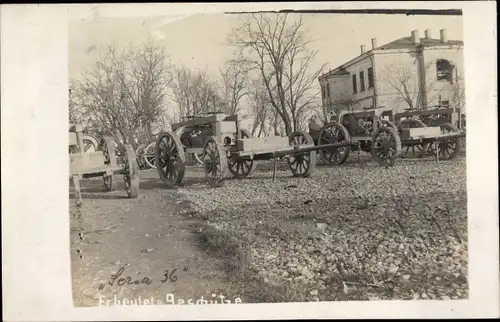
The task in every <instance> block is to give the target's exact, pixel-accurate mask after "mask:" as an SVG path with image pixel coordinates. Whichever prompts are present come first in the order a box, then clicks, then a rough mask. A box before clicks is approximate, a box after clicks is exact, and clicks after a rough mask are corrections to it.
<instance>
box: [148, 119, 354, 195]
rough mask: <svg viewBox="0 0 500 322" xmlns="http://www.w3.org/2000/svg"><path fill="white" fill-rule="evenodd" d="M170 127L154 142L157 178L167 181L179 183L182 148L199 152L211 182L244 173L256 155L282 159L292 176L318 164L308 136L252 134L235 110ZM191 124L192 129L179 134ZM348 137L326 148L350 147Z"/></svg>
mask: <svg viewBox="0 0 500 322" xmlns="http://www.w3.org/2000/svg"><path fill="white" fill-rule="evenodd" d="M172 129H174V131H167V132H162V133H160V134H159V135H158V138H157V144H156V168H157V169H158V173H159V176H160V178H161V179H162V180H163V181H164V182H165V183H167V184H169V185H179V184H181V182H182V180H183V178H184V174H185V162H186V159H185V155H186V153H193V154H197V155H198V156H199V157H200V159H202V161H203V167H204V170H205V178H206V181H207V182H208V184H209V185H211V186H218V185H220V184H222V183H223V181H224V179H225V177H226V176H227V175H228V173H231V174H232V175H233V177H236V178H241V177H248V176H249V175H250V174H251V173H252V172H253V171H254V170H255V168H256V162H257V161H259V160H274V161H275V166H274V175H273V178H275V176H276V168H277V160H279V159H281V158H286V159H287V161H288V166H289V168H290V170H291V172H292V174H293V176H295V177H309V176H311V174H312V173H313V171H314V169H315V167H316V151H317V150H319V149H321V148H324V146H315V144H314V141H313V139H312V138H311V136H310V135H309V134H308V133H307V132H304V131H296V132H293V133H291V134H290V136H289V137H282V136H269V137H259V138H254V137H252V136H251V134H250V133H249V132H248V131H246V130H244V129H241V126H240V121H239V118H238V115H230V116H229V115H226V114H224V113H213V114H209V115H206V116H196V117H192V118H190V119H188V120H185V121H183V122H179V123H176V124H172ZM187 129H189V131H190V134H189V135H185V136H183V135H182V134H183V133H186V130H187ZM349 145H351V142H341V143H333V144H330V145H327V147H331V146H335V147H339V146H349Z"/></svg>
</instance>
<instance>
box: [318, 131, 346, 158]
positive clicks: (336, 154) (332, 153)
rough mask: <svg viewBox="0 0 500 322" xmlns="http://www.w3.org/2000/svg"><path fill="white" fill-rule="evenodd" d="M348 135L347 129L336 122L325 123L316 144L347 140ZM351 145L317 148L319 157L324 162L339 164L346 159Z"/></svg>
mask: <svg viewBox="0 0 500 322" xmlns="http://www.w3.org/2000/svg"><path fill="white" fill-rule="evenodd" d="M349 140H350V136H349V132H348V131H347V129H346V128H345V127H344V126H343V125H342V124H340V123H338V122H331V123H328V124H326V125H325V126H324V127H323V128H322V129H321V131H320V133H319V138H318V145H323V144H332V143H338V142H345V141H349ZM350 151H351V147H338V148H334V147H332V148H324V149H321V150H319V153H320V154H321V157H322V158H323V160H324V161H325V162H326V163H330V164H335V165H341V164H342V163H344V162H345V160H347V157H348V156H349V152H350Z"/></svg>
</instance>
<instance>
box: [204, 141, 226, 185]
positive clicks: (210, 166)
mask: <svg viewBox="0 0 500 322" xmlns="http://www.w3.org/2000/svg"><path fill="white" fill-rule="evenodd" d="M227 164H228V163H227V160H226V150H225V149H224V147H223V146H222V144H220V143H218V142H217V141H216V140H215V138H214V137H213V136H212V137H210V138H208V140H207V141H206V142H205V147H204V149H203V167H204V169H205V178H206V180H207V183H208V184H209V185H210V186H212V187H217V186H221V185H222V184H223V182H224V178H225V176H226V174H227Z"/></svg>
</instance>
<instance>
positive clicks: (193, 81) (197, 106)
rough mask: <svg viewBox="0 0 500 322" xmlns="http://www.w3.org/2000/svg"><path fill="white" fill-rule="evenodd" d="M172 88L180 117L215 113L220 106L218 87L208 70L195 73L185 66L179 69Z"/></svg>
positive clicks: (176, 70) (175, 73)
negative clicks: (217, 106)
mask: <svg viewBox="0 0 500 322" xmlns="http://www.w3.org/2000/svg"><path fill="white" fill-rule="evenodd" d="M172 87H173V100H174V101H175V103H176V104H177V107H178V116H179V117H182V116H186V115H197V114H200V113H204V112H209V111H211V110H212V111H214V110H215V109H216V105H218V104H219V105H220V101H221V99H220V98H219V95H218V94H217V86H216V84H215V82H214V81H212V77H211V76H210V75H209V74H208V72H207V71H206V70H205V71H193V70H190V69H189V68H186V67H184V66H180V67H177V68H176V69H175V71H174V82H173V86H172Z"/></svg>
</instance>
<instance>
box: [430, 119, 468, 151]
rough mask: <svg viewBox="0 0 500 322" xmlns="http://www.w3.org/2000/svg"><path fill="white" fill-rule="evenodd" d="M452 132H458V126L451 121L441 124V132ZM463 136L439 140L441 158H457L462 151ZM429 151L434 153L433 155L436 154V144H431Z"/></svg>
mask: <svg viewBox="0 0 500 322" xmlns="http://www.w3.org/2000/svg"><path fill="white" fill-rule="evenodd" d="M452 132H458V129H457V127H456V126H454V125H453V124H451V123H445V124H443V125H441V134H447V133H452ZM461 141H462V140H461V138H449V139H447V140H443V141H439V142H438V146H439V159H440V160H451V159H453V158H455V157H456V156H457V154H458V152H460V147H461V144H462V142H461ZM429 153H432V155H434V156H436V149H435V147H434V144H431V145H430V147H429Z"/></svg>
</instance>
